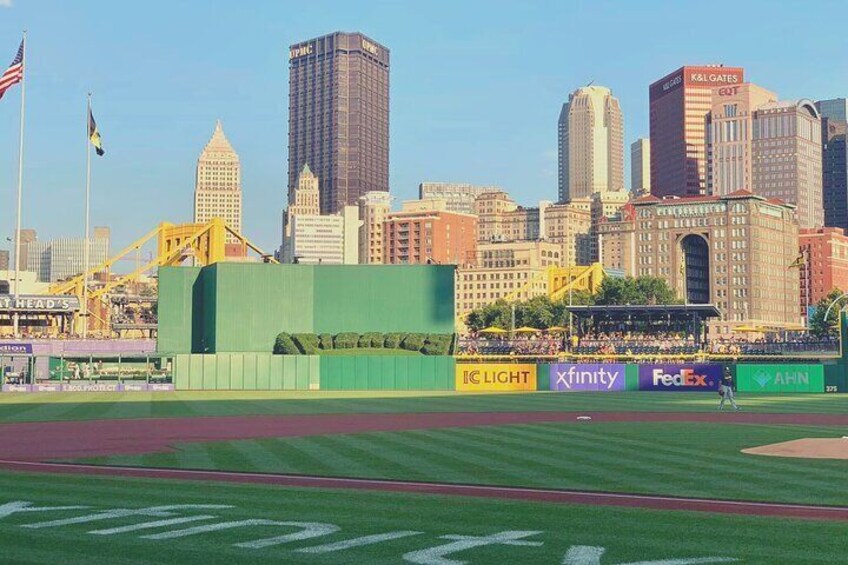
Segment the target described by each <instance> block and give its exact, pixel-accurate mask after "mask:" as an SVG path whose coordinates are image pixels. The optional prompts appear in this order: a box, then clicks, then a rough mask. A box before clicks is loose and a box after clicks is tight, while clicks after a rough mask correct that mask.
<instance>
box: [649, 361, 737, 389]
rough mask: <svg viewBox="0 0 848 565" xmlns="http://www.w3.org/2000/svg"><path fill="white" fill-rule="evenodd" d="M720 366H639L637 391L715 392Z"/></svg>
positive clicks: (720, 370)
mask: <svg viewBox="0 0 848 565" xmlns="http://www.w3.org/2000/svg"><path fill="white" fill-rule="evenodd" d="M722 373H723V368H722V366H721V365H701V364H698V365H694V364H693V365H639V390H661V391H684V392H705V391H717V390H718V386H719V384H720V382H721V376H722Z"/></svg>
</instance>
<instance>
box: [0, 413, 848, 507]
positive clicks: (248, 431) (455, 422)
mask: <svg viewBox="0 0 848 565" xmlns="http://www.w3.org/2000/svg"><path fill="white" fill-rule="evenodd" d="M586 415H588V416H591V417H592V422H704V423H728V424H796V425H815V426H848V414H754V413H746V412H742V413H688V412H687V413H681V412H459V413H419V414H329V415H296V416H295V415H291V416H249V417H216V418H159V419H155V418H154V419H138V420H99V421H97V420H96V421H84V422H42V423H20V424H4V425H0V468H4V469H8V470H14V471H24V472H44V473H73V474H88V475H112V476H130V477H146V478H163V479H183V480H193V481H219V482H238V483H253V484H273V485H281V486H293V487H320V488H343V489H361V490H381V491H392V492H407V493H427V494H441V495H457V496H476V497H487V498H500V499H513V500H527V501H545V502H562V503H572V504H593V505H605V506H624V507H639V508H654V509H661V510H689V511H703V512H721V513H729V514H748V515H759V516H780V517H786V518H813V519H822V520H848V508H845V507H828V506H805V505H794V504H774V503H755V502H736V501H723V500H707V499H693V498H675V497H664V496H650V495H633V494H613V493H597V492H580V491H567V490H550V489H530V488H516V487H498V486H479V485H456V484H445V483H422V482H412V481H388V480H371V479H353V478H330V477H314V476H304V475H266V474H253V473H238V472H225V471H203V470H178V469H153V468H136V467H132V468H131V467H115V466H98V465H79V464H60V463H49V462H48V461H51V460H56V459H74V458H83V457H95V456H109V455H128V454H140V453H150V452H164V451H170V450H172V449H173V447H172V446H173V445H175V444H180V443H194V442H212V441H227V440H239V439H256V438H272V437H297V436H311V435H330V434H351V433H362V432H375V431H402V430H419V429H436V428H451V427H466V426H486V425H494V426H496V425H509V424H528V423H544V422H571V423H574V422H575V421H576V419H577V417H578V416H586ZM582 425H591V423H588V422H587V423H582Z"/></svg>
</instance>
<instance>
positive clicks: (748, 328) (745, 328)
mask: <svg viewBox="0 0 848 565" xmlns="http://www.w3.org/2000/svg"><path fill="white" fill-rule="evenodd" d="M733 331H734V332H739V333H746V332H761V331H763V330H762V329H761V328H758V327H756V326H736V327H735V328H733Z"/></svg>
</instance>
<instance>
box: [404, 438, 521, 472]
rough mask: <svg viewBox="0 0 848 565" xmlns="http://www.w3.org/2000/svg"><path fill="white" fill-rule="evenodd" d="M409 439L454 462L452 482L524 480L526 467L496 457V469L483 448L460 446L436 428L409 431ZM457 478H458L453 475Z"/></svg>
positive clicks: (423, 448) (424, 448)
mask: <svg viewBox="0 0 848 565" xmlns="http://www.w3.org/2000/svg"><path fill="white" fill-rule="evenodd" d="M410 440H411V441H414V442H416V444H417V445H418V446H419V447H420V448H421V449H422V450H424V451H429V452H430V453H435V454H438V455H441V456H444V457H447V458H448V459H449V460H452V461H453V462H454V465H453V467H452V468H453V472H452V476H453V477H454V478H453V479H452V480H453V481H457V480H459V481H462V482H469V480H471V479H474V480H478V479H481V478H482V479H484V480H485V481H486V482H493V481H495V480H497V479H498V478H501V480H505V481H507V482H515V481H518V482H523V481H524V480H526V467H524V466H522V465H521V464H520V462H516V463H512V462H510V461H509V460H508V458H505V457H504V458H500V459H499V460H498V461H497V469H495V468H493V461H492V458H491V457H490V456H489V454H487V453H485V450H483V449H479V448H475V446H470V445H462V444H460V443H458V442H453V441H446V439H445V437H444V436H443V435H442V434H440V433H438V432H437V431H430V430H418V431H415V432H414V433H412V434H411V437H410ZM457 477H459V478H457Z"/></svg>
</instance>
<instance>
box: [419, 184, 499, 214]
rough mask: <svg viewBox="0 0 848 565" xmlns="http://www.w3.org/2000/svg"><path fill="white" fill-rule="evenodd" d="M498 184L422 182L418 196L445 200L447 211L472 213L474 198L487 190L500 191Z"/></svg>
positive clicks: (422, 198) (423, 198)
mask: <svg viewBox="0 0 848 565" xmlns="http://www.w3.org/2000/svg"><path fill="white" fill-rule="evenodd" d="M502 191H503V189H502V188H501V187H499V186H479V185H474V184H468V183H464V182H463V183H460V182H428V181H425V182H422V183H421V184H419V185H418V198H419V199H421V200H425V199H428V198H438V199H441V200H444V201H445V202H447V205H448V208H447V209H448V212H459V213H460V214H473V213H474V199H475V198H477V197H478V196H480V195H481V194H486V193H488V192H502Z"/></svg>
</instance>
